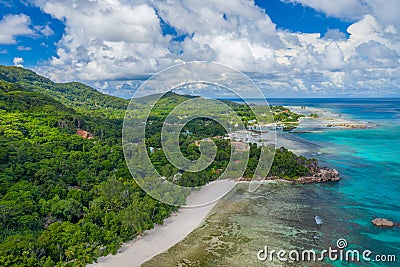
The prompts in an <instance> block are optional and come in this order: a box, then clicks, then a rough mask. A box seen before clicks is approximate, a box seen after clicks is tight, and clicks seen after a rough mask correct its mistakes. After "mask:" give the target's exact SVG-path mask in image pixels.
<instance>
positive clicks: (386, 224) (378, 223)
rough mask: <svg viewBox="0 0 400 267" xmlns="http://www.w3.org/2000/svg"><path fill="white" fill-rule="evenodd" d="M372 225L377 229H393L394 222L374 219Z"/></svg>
mask: <svg viewBox="0 0 400 267" xmlns="http://www.w3.org/2000/svg"><path fill="white" fill-rule="evenodd" d="M372 224H373V225H376V226H379V227H390V228H391V227H394V222H392V221H389V220H388V219H382V218H375V219H373V220H372Z"/></svg>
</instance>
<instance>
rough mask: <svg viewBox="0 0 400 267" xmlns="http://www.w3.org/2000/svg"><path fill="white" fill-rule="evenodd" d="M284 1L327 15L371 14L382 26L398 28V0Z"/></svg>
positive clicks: (399, 26)
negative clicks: (299, 4)
mask: <svg viewBox="0 0 400 267" xmlns="http://www.w3.org/2000/svg"><path fill="white" fill-rule="evenodd" d="M281 1H284V2H294V3H301V4H303V5H305V6H309V7H312V8H314V9H316V10H318V11H321V12H323V13H325V14H327V15H328V16H333V17H339V18H346V19H360V18H362V17H363V16H364V15H367V14H369V15H372V16H373V17H375V18H376V19H377V21H378V22H379V23H380V24H381V25H383V26H385V27H386V26H389V25H393V26H395V27H397V29H400V20H399V19H398V14H399V10H400V1H398V0H335V1H322V0H281Z"/></svg>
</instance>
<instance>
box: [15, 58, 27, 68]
mask: <svg viewBox="0 0 400 267" xmlns="http://www.w3.org/2000/svg"><path fill="white" fill-rule="evenodd" d="M13 63H14V66H16V67H21V68H22V67H24V66H23V65H22V64H23V63H24V59H23V58H22V57H15V58H14V59H13Z"/></svg>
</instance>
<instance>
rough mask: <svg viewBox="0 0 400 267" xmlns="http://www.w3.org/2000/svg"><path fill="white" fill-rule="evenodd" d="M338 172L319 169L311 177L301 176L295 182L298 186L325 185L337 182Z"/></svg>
mask: <svg viewBox="0 0 400 267" xmlns="http://www.w3.org/2000/svg"><path fill="white" fill-rule="evenodd" d="M339 180H340V177H339V172H338V171H337V170H336V169H329V168H319V169H318V170H317V171H316V172H315V173H314V174H313V175H309V176H303V177H300V178H298V179H297V180H296V183H299V184H311V183H325V182H336V181H339Z"/></svg>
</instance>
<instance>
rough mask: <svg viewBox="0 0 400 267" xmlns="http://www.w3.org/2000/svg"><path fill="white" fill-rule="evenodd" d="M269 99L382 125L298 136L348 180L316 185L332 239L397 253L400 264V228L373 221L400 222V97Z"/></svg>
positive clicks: (318, 205)
mask: <svg viewBox="0 0 400 267" xmlns="http://www.w3.org/2000/svg"><path fill="white" fill-rule="evenodd" d="M269 103H270V104H272V105H278V104H281V105H286V106H290V105H293V106H300V105H304V106H314V107H321V108H329V109H331V110H333V111H335V112H338V113H340V114H343V115H344V116H345V117H348V118H352V119H356V120H361V121H366V122H370V123H374V124H377V127H374V128H371V129H354V130H348V129H346V130H338V129H332V130H325V131H323V133H321V132H315V133H313V132H311V133H303V134H296V136H297V137H300V138H303V139H305V140H307V141H310V142H312V143H315V144H318V145H319V146H321V147H322V148H321V150H320V152H322V154H320V155H317V156H315V157H316V158H317V159H318V160H319V161H320V162H321V163H322V165H326V166H329V167H333V168H336V169H338V170H339V172H340V174H341V177H342V178H343V179H342V180H341V181H340V182H339V183H335V184H329V185H314V186H313V188H312V189H311V193H312V194H313V195H314V196H315V197H314V198H313V200H310V201H315V203H313V204H314V205H313V206H314V207H315V208H316V209H317V210H319V213H320V214H322V216H325V218H327V219H328V220H331V225H329V228H330V231H329V238H331V239H334V238H339V237H340V238H345V239H346V240H347V242H348V244H349V246H351V247H357V248H360V249H369V250H371V251H373V252H374V253H375V254H394V255H396V257H397V265H396V264H390V265H393V266H400V228H395V229H381V228H376V227H374V226H372V225H371V220H372V219H373V218H374V217H384V218H388V219H390V220H393V221H396V222H400V99H383V98H380V99H272V100H269ZM328 224H329V222H328ZM331 241H332V242H333V240H331ZM328 243H329V242H328ZM375 264H376V265H381V266H385V265H389V264H387V263H386V264H383V263H379V264H378V263H375Z"/></svg>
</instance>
